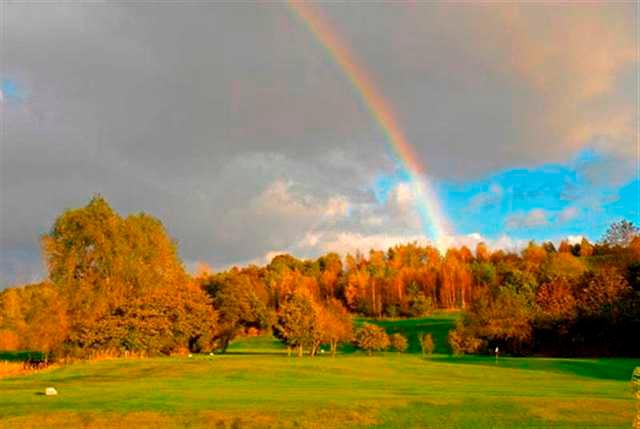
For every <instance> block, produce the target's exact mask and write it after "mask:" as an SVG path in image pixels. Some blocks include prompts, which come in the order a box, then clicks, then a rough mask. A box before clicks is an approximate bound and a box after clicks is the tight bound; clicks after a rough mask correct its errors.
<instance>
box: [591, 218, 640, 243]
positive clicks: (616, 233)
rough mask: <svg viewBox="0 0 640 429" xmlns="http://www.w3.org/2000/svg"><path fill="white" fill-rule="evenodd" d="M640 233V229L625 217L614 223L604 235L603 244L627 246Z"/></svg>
mask: <svg viewBox="0 0 640 429" xmlns="http://www.w3.org/2000/svg"><path fill="white" fill-rule="evenodd" d="M638 235H640V229H638V227H637V226H635V225H634V224H633V222H629V221H627V220H625V219H623V220H620V221H618V222H614V223H612V224H611V225H610V226H609V228H608V229H607V232H605V234H604V236H603V237H602V240H601V242H602V244H607V245H609V246H620V247H623V246H627V245H628V244H629V243H630V242H631V240H633V238H634V237H636V236H638Z"/></svg>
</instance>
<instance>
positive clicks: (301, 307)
mask: <svg viewBox="0 0 640 429" xmlns="http://www.w3.org/2000/svg"><path fill="white" fill-rule="evenodd" d="M320 311H321V310H320V308H319V306H318V305H317V304H316V303H315V302H314V299H313V297H312V296H311V294H310V293H309V292H308V291H307V290H305V289H300V290H298V291H296V292H295V293H294V294H293V295H292V296H291V297H290V298H289V299H288V300H287V301H286V302H285V303H284V304H283V305H282V307H281V308H280V311H279V313H278V321H277V323H276V324H275V325H274V327H273V331H274V335H275V336H276V337H277V338H279V339H280V340H282V341H283V342H284V343H285V344H286V345H287V346H288V347H289V348H290V349H291V348H296V349H297V350H298V356H302V354H303V352H304V348H305V347H309V348H310V349H311V354H312V355H314V354H315V349H316V348H317V347H318V346H319V345H320V343H321V341H322V332H321V330H320V323H319V319H320V317H321V316H320Z"/></svg>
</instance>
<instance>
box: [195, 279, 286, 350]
mask: <svg viewBox="0 0 640 429" xmlns="http://www.w3.org/2000/svg"><path fill="white" fill-rule="evenodd" d="M201 284H202V287H203V288H204V290H206V291H207V293H208V294H209V296H210V297H211V298H212V299H213V305H214V307H215V308H216V309H217V311H218V315H219V328H218V333H217V340H218V348H219V349H220V350H221V351H222V352H225V351H226V350H227V347H228V346H229V343H230V342H231V341H232V340H233V339H234V338H235V337H236V336H237V335H238V334H239V333H240V332H241V331H242V330H246V329H249V328H257V329H267V328H269V327H270V326H271V325H272V323H273V319H274V315H273V312H272V310H270V309H269V308H268V307H267V304H266V303H265V300H266V299H267V298H266V293H265V292H264V291H260V286H261V285H260V286H258V285H256V284H255V282H253V281H252V279H251V277H250V276H249V275H247V274H245V273H243V272H240V271H237V270H231V271H229V272H226V273H220V274H215V275H213V276H210V277H208V278H205V279H203V280H201ZM261 292H262V293H261ZM260 295H262V299H261V297H260Z"/></svg>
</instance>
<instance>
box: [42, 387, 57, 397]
mask: <svg viewBox="0 0 640 429" xmlns="http://www.w3.org/2000/svg"><path fill="white" fill-rule="evenodd" d="M44 394H45V395H47V396H55V395H57V394H58V391H57V390H56V389H55V388H54V387H47V388H46V389H44Z"/></svg>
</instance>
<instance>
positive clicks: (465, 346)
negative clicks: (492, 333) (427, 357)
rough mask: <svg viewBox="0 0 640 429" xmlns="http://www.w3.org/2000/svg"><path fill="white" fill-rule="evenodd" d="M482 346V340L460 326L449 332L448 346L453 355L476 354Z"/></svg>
mask: <svg viewBox="0 0 640 429" xmlns="http://www.w3.org/2000/svg"><path fill="white" fill-rule="evenodd" d="M484 345H485V342H484V341H483V340H481V339H480V338H477V337H475V336H474V335H472V334H471V333H470V332H469V331H468V330H466V329H465V328H464V326H463V325H462V324H458V326H456V328H455V329H454V330H452V331H450V332H449V346H450V347H451V351H452V352H453V354H454V355H463V354H465V353H478V352H479V351H480V350H481V349H482V348H483V347H484Z"/></svg>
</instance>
